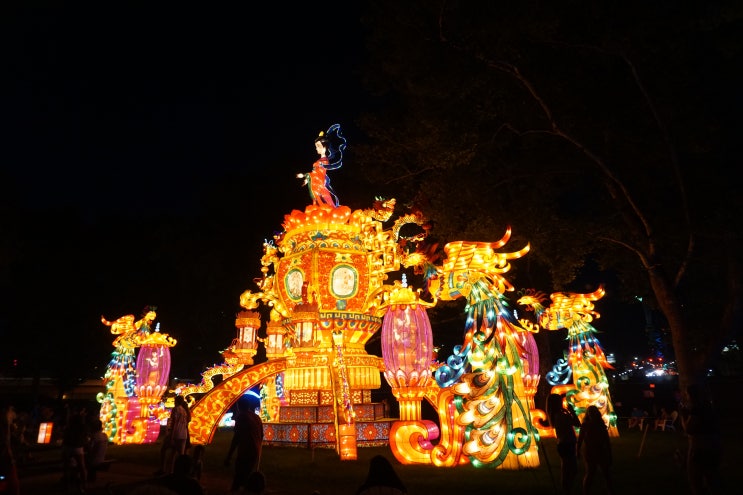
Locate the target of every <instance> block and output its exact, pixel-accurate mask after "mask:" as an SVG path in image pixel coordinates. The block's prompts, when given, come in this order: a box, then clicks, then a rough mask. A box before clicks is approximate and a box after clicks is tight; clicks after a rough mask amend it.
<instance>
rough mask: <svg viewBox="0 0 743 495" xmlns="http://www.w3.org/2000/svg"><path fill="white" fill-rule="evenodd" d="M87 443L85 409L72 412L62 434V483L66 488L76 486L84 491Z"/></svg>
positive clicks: (86, 474)
mask: <svg viewBox="0 0 743 495" xmlns="http://www.w3.org/2000/svg"><path fill="white" fill-rule="evenodd" d="M87 443H88V431H87V427H86V423H85V409H79V410H75V411H72V412H71V413H70V415H69V417H68V418H67V424H66V425H65V428H64V431H63V433H62V469H63V472H64V482H65V483H66V484H67V486H68V487H71V486H74V485H77V486H78V487H80V488H81V489H84V487H85V484H86V483H87V481H88V470H87V468H86V466H85V446H86V444H87Z"/></svg>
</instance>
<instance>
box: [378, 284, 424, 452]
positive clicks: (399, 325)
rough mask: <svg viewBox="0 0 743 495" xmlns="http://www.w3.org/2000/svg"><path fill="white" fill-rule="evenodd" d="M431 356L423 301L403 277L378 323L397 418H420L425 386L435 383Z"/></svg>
mask: <svg viewBox="0 0 743 495" xmlns="http://www.w3.org/2000/svg"><path fill="white" fill-rule="evenodd" d="M398 284H399V283H398ZM429 306H430V304H429ZM432 356H433V335H432V332H431V323H430V321H429V320H428V315H427V314H426V309H425V306H424V303H423V302H422V301H420V300H419V299H418V295H417V294H416V293H414V292H413V291H412V290H411V289H410V288H408V287H407V284H406V283H405V279H404V278H403V282H402V284H399V285H397V287H396V288H395V289H394V290H393V291H392V292H391V293H390V294H389V306H388V308H387V312H386V314H385V316H384V321H383V323H382V358H383V359H384V365H385V372H384V377H385V379H386V380H387V383H389V385H390V387H392V393H393V394H394V396H395V398H397V400H398V403H399V405H400V420H401V421H408V420H410V421H418V420H420V419H421V400H422V398H423V397H424V396H425V395H426V392H427V391H428V389H429V386H430V385H431V384H434V385H435V383H433V380H432V379H431V359H432ZM393 441H394V439H393Z"/></svg>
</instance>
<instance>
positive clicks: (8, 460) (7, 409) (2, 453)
mask: <svg viewBox="0 0 743 495" xmlns="http://www.w3.org/2000/svg"><path fill="white" fill-rule="evenodd" d="M15 417H16V413H15V408H14V407H13V406H10V405H7V406H4V407H2V408H0V474H2V475H4V476H5V491H4V492H3V493H7V494H8V495H19V494H20V493H21V487H20V483H19V480H18V468H17V466H16V462H15V455H14V452H13V448H12V446H11V444H12V441H13V440H12V433H11V427H12V424H13V422H14V421H15Z"/></svg>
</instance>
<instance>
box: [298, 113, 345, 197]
mask: <svg viewBox="0 0 743 495" xmlns="http://www.w3.org/2000/svg"><path fill="white" fill-rule="evenodd" d="M345 148H346V139H345V138H344V137H343V136H341V128H340V125H339V124H333V125H332V126H330V128H329V129H328V130H327V131H325V132H320V135H319V136H318V137H317V138H315V151H317V154H318V155H319V156H320V157H319V158H318V159H317V160H316V161H315V163H313V164H312V171H311V172H308V173H304V174H297V178H299V179H304V182H303V183H302V185H305V186H308V187H309V190H310V197H311V198H312V204H313V205H327V206H338V198H337V196H336V195H335V193H334V192H333V189H332V187H330V178H329V177H328V173H327V172H328V170H336V169H339V168H341V166H342V165H343V151H344V150H345Z"/></svg>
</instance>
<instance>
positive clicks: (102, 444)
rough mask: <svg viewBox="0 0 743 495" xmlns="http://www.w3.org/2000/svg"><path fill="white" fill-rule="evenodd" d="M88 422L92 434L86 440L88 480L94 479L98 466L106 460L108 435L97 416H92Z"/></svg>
mask: <svg viewBox="0 0 743 495" xmlns="http://www.w3.org/2000/svg"><path fill="white" fill-rule="evenodd" d="M90 424H91V430H92V435H91V437H90V440H89V441H88V446H87V452H86V453H85V459H86V464H87V468H88V480H89V481H95V480H96V477H97V474H98V471H99V468H100V467H101V466H102V465H103V464H104V461H105V460H106V451H107V450H108V436H106V434H105V433H104V432H103V423H102V422H101V420H100V419H99V418H93V419H92V420H91V422H90Z"/></svg>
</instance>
